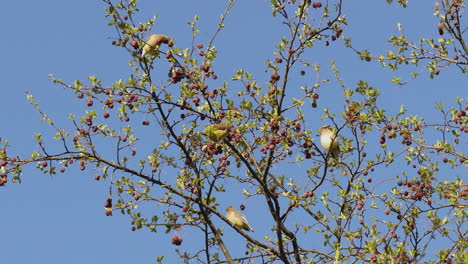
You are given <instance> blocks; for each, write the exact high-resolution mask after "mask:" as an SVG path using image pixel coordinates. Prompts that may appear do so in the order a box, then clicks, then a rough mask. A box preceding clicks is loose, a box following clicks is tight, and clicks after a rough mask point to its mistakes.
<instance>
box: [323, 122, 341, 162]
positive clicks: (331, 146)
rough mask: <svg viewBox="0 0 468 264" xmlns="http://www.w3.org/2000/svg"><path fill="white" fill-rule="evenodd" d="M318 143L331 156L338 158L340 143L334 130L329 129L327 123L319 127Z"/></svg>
mask: <svg viewBox="0 0 468 264" xmlns="http://www.w3.org/2000/svg"><path fill="white" fill-rule="evenodd" d="M320 144H322V147H323V148H324V149H325V150H326V151H329V152H330V153H331V155H332V157H333V158H335V159H336V160H338V161H339V160H340V143H339V142H338V137H337V135H336V133H335V132H333V131H332V130H331V129H330V126H329V125H324V126H322V127H321V128H320Z"/></svg>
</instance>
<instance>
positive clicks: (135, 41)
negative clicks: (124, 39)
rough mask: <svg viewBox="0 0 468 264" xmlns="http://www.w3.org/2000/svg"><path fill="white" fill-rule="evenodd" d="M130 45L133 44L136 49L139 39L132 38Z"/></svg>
mask: <svg viewBox="0 0 468 264" xmlns="http://www.w3.org/2000/svg"><path fill="white" fill-rule="evenodd" d="M130 46H132V47H133V48H134V49H138V47H139V45H138V41H137V40H135V39H132V40H130Z"/></svg>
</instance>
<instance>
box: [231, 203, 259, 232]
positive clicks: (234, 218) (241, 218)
mask: <svg viewBox="0 0 468 264" xmlns="http://www.w3.org/2000/svg"><path fill="white" fill-rule="evenodd" d="M226 218H227V219H228V220H229V222H231V224H232V225H233V226H236V227H237V228H240V229H245V230H247V231H252V232H253V231H254V230H253V228H252V227H250V225H249V222H248V221H247V218H246V217H245V215H243V214H242V213H240V212H239V211H237V210H236V209H234V208H233V207H232V206H228V208H226Z"/></svg>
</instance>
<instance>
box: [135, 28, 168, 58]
mask: <svg viewBox="0 0 468 264" xmlns="http://www.w3.org/2000/svg"><path fill="white" fill-rule="evenodd" d="M161 43H164V44H167V43H169V37H168V36H166V35H161V34H153V35H151V36H149V38H148V39H147V40H146V42H145V45H144V46H143V50H142V52H141V57H142V58H143V57H145V55H146V54H151V53H153V52H155V51H156V50H158V49H159V46H160V45H161Z"/></svg>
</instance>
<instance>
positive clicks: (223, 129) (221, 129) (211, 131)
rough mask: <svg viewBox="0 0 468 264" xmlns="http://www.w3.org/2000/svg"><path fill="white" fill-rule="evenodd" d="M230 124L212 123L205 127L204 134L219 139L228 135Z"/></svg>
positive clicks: (212, 138)
mask: <svg viewBox="0 0 468 264" xmlns="http://www.w3.org/2000/svg"><path fill="white" fill-rule="evenodd" d="M232 127H233V126H232V125H226V124H214V125H208V126H206V129H205V134H206V135H207V136H208V137H209V138H210V139H211V140H215V141H221V140H223V139H224V138H226V137H227V136H228V135H229V132H230V131H231V128H232Z"/></svg>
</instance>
